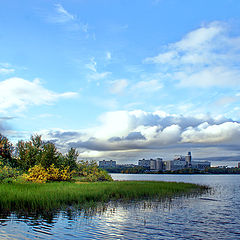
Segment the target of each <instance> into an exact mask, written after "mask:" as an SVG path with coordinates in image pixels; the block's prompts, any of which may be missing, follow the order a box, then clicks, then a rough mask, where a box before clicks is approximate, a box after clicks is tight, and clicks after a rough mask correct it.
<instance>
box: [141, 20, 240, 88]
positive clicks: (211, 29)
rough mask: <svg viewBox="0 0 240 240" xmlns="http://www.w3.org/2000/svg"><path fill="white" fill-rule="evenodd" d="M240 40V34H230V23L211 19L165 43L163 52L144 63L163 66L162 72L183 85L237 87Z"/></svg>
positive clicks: (239, 73)
mask: <svg viewBox="0 0 240 240" xmlns="http://www.w3.org/2000/svg"><path fill="white" fill-rule="evenodd" d="M239 42H240V37H239V36H231V33H230V29H229V26H228V25H227V24H225V23H222V22H212V23H210V24H206V25H203V26H202V27H200V28H198V29H196V30H193V31H191V32H189V33H188V34H186V36H184V37H183V38H182V39H181V40H180V41H178V42H175V43H172V44H169V45H167V46H165V47H164V48H163V51H162V52H161V53H159V54H158V55H157V56H155V57H148V58H146V59H145V60H144V62H145V63H154V64H157V65H160V66H161V67H162V68H161V69H162V72H164V71H165V73H167V74H168V78H170V79H172V80H174V81H177V82H178V84H179V85H180V86H184V87H186V86H187V87H191V86H197V87H201V88H205V87H212V86H220V87H229V86H238V84H239V76H240V70H239V68H238V67H237V66H238V65H239V62H240V55H239V45H238V44H239ZM163 69H164V70H163Z"/></svg>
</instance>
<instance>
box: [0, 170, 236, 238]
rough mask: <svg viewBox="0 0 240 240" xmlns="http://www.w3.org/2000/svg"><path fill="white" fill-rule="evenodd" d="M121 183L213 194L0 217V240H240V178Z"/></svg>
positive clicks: (117, 176)
mask: <svg viewBox="0 0 240 240" xmlns="http://www.w3.org/2000/svg"><path fill="white" fill-rule="evenodd" d="M112 177H113V178H114V179H115V180H148V181H149V180H151V181H152V180H153V181H176V182H191V183H200V184H207V185H209V186H211V187H213V190H212V191H211V192H209V193H205V194H203V195H201V196H195V197H179V198H176V199H172V201H171V202H169V201H166V202H162V203H161V202H156V201H151V202H148V201H141V202H132V203H121V204H117V203H113V202H112V203H109V204H108V205H107V206H104V207H99V208H98V209H92V210H89V211H88V212H86V211H78V212H76V211H72V210H71V209H67V210H66V211H60V212H56V213H52V214H51V215H50V216H48V215H46V216H45V217H44V216H36V215H30V216H27V217H26V216H16V215H15V214H10V215H9V214H6V215H4V214H3V213H2V214H1V216H0V218H1V219H0V239H4V240H5V239H231V240H233V239H240V175H167V174H166V175H144V174H143V175H140V174H138V175H137V174H136V175H135V174H112Z"/></svg>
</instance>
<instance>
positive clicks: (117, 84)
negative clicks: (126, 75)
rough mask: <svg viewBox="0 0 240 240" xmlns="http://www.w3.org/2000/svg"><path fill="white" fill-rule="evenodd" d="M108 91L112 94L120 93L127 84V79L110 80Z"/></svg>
mask: <svg viewBox="0 0 240 240" xmlns="http://www.w3.org/2000/svg"><path fill="white" fill-rule="evenodd" d="M110 85H111V86H110V92H111V93H113V94H119V93H122V92H123V91H124V90H125V88H126V87H127V86H128V80H127V79H118V80H114V81H111V82H110Z"/></svg>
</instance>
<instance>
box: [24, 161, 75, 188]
mask: <svg viewBox="0 0 240 240" xmlns="http://www.w3.org/2000/svg"><path fill="white" fill-rule="evenodd" d="M73 174H74V171H70V170H69V167H63V168H62V169H60V168H56V167H55V166H54V164H52V165H51V166H50V167H49V168H47V169H45V168H44V167H43V166H42V165H41V164H39V165H35V166H34V167H32V168H30V169H29V170H28V174H24V175H23V177H24V178H25V179H26V180H27V181H31V182H35V183H46V182H49V181H69V180H71V179H72V176H73Z"/></svg>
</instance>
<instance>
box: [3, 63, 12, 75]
mask: <svg viewBox="0 0 240 240" xmlns="http://www.w3.org/2000/svg"><path fill="white" fill-rule="evenodd" d="M14 72H15V69H14V68H12V67H11V65H10V64H9V63H0V74H2V75H7V74H11V73H14Z"/></svg>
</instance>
